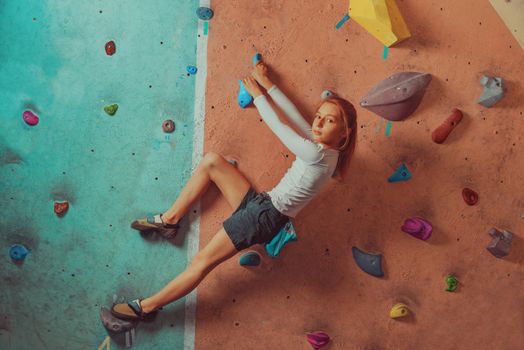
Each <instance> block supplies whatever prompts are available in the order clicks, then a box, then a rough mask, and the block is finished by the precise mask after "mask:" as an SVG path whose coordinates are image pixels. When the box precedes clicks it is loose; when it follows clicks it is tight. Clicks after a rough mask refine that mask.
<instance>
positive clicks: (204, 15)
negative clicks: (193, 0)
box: [196, 7, 213, 21]
mask: <svg viewBox="0 0 524 350" xmlns="http://www.w3.org/2000/svg"><path fill="white" fill-rule="evenodd" d="M196 14H197V16H198V18H199V19H201V20H202V21H208V20H210V19H211V18H213V10H211V9H210V8H209V7H199V8H197V10H196Z"/></svg>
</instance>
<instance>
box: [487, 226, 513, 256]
mask: <svg viewBox="0 0 524 350" xmlns="http://www.w3.org/2000/svg"><path fill="white" fill-rule="evenodd" d="M488 233H489V235H490V236H491V237H493V240H492V241H491V243H490V244H489V245H488V246H487V247H486V249H487V250H489V252H490V253H491V254H493V255H494V256H496V257H497V258H503V257H505V256H506V255H508V254H509V250H510V248H511V242H512V240H513V233H512V232H510V231H506V230H504V231H502V232H501V231H499V230H497V229H496V228H494V227H493V228H491V229H490V230H489V231H488Z"/></svg>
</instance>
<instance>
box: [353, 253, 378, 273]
mask: <svg viewBox="0 0 524 350" xmlns="http://www.w3.org/2000/svg"><path fill="white" fill-rule="evenodd" d="M351 250H352V251H353V258H354V259H355V262H356V263H357V265H358V267H360V269H361V270H362V271H364V272H367V273H369V274H370V275H373V276H376V277H382V276H384V272H382V269H381V263H382V254H373V253H366V252H363V251H362V250H360V249H358V248H357V247H353V248H352V249H351Z"/></svg>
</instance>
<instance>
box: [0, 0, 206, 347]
mask: <svg viewBox="0 0 524 350" xmlns="http://www.w3.org/2000/svg"><path fill="white" fill-rule="evenodd" d="M197 7H198V1H182V0H176V1H167V0H155V1H138V0H134V1H124V0H120V1H73V0H41V1H29V0H16V1H15V0H6V1H2V2H1V3H0V33H1V37H2V39H1V40H0V180H1V182H0V193H1V196H0V207H1V209H2V210H1V211H2V220H1V221H0V264H1V266H0V348H1V349H17V350H21V349H97V348H98V346H99V345H100V343H102V341H103V340H104V338H105V337H106V335H107V333H106V331H105V329H104V328H103V326H102V325H101V323H100V321H99V316H98V314H99V310H100V307H101V306H103V305H105V306H107V307H109V306H110V305H111V303H112V302H113V300H114V298H115V297H116V298H117V299H118V300H121V298H126V299H128V298H136V297H143V296H147V295H150V294H151V293H154V292H156V291H157V290H159V289H160V288H161V287H162V286H163V285H164V284H165V283H167V282H168V281H169V280H171V279H172V278H173V277H174V276H175V275H176V274H178V273H180V272H181V271H182V270H183V269H184V268H185V266H186V264H187V240H186V239H185V237H184V236H183V235H181V236H180V237H178V238H177V239H176V240H175V242H174V243H173V242H167V241H163V240H151V239H149V240H148V239H144V238H143V237H141V236H140V235H139V234H138V233H137V232H136V231H134V230H132V229H131V228H130V226H129V225H130V223H131V221H132V220H133V219H135V218H138V217H142V216H144V215H146V214H151V213H158V212H161V211H164V210H166V209H167V208H168V207H169V206H170V205H171V204H172V202H173V200H174V199H175V198H176V196H177V194H178V193H179V192H180V191H181V189H182V186H183V184H184V183H185V182H186V181H187V179H188V178H189V176H190V173H191V164H192V142H193V126H194V125H193V124H194V123H193V115H194V104H195V96H194V93H195V76H193V75H191V76H188V75H187V72H186V69H185V68H186V66H187V65H196V47H197V43H196V41H197V20H198V19H197V17H196V15H195V10H196V8H197ZM109 40H113V41H114V42H115V44H116V53H115V54H114V55H113V56H108V55H106V52H105V50H104V45H105V43H106V42H107V41H109ZM197 74H198V73H197ZM111 103H117V104H118V105H119V109H118V111H117V113H116V114H115V115H114V116H109V115H107V114H106V113H105V112H104V110H103V107H104V106H105V105H108V104H111ZM24 110H32V111H33V112H34V113H35V114H36V115H38V117H39V118H40V119H39V123H38V125H35V126H29V125H27V124H26V123H25V122H24V121H23V120H22V113H23V111H24ZM165 119H172V120H174V122H175V124H176V130H175V132H174V133H172V134H165V133H164V132H163V130H162V122H163V121H164V120H165ZM62 200H67V201H69V203H70V208H69V210H68V212H67V213H66V215H65V216H64V217H62V218H59V217H58V216H57V215H56V214H55V213H54V212H53V204H54V201H62ZM15 243H20V244H24V245H25V246H27V247H28V248H29V250H30V253H29V255H28V256H27V258H26V259H25V261H24V262H23V263H22V264H14V263H13V262H12V261H11V259H10V258H9V255H8V250H9V247H10V246H11V245H12V244H15ZM184 317H185V315H184V303H183V300H180V301H178V302H176V303H174V304H172V305H170V306H168V307H166V308H164V311H163V312H161V313H160V315H159V317H158V318H157V320H156V322H154V323H144V324H140V325H139V326H138V328H137V330H136V334H135V339H134V343H133V348H135V349H168V348H169V349H179V348H181V347H182V346H183V340H184V339H183V336H184ZM111 347H112V348H123V347H125V342H124V341H123V339H121V338H115V339H113V340H112V342H111Z"/></svg>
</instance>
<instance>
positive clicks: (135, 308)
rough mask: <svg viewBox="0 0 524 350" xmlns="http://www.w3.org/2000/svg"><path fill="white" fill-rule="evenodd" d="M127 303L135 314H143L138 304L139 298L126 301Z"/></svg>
mask: <svg viewBox="0 0 524 350" xmlns="http://www.w3.org/2000/svg"><path fill="white" fill-rule="evenodd" d="M127 305H129V307H130V308H131V310H133V312H134V313H135V314H136V315H137V316H143V314H144V312H143V311H142V306H140V299H135V300H131V301H128V302H127Z"/></svg>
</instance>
